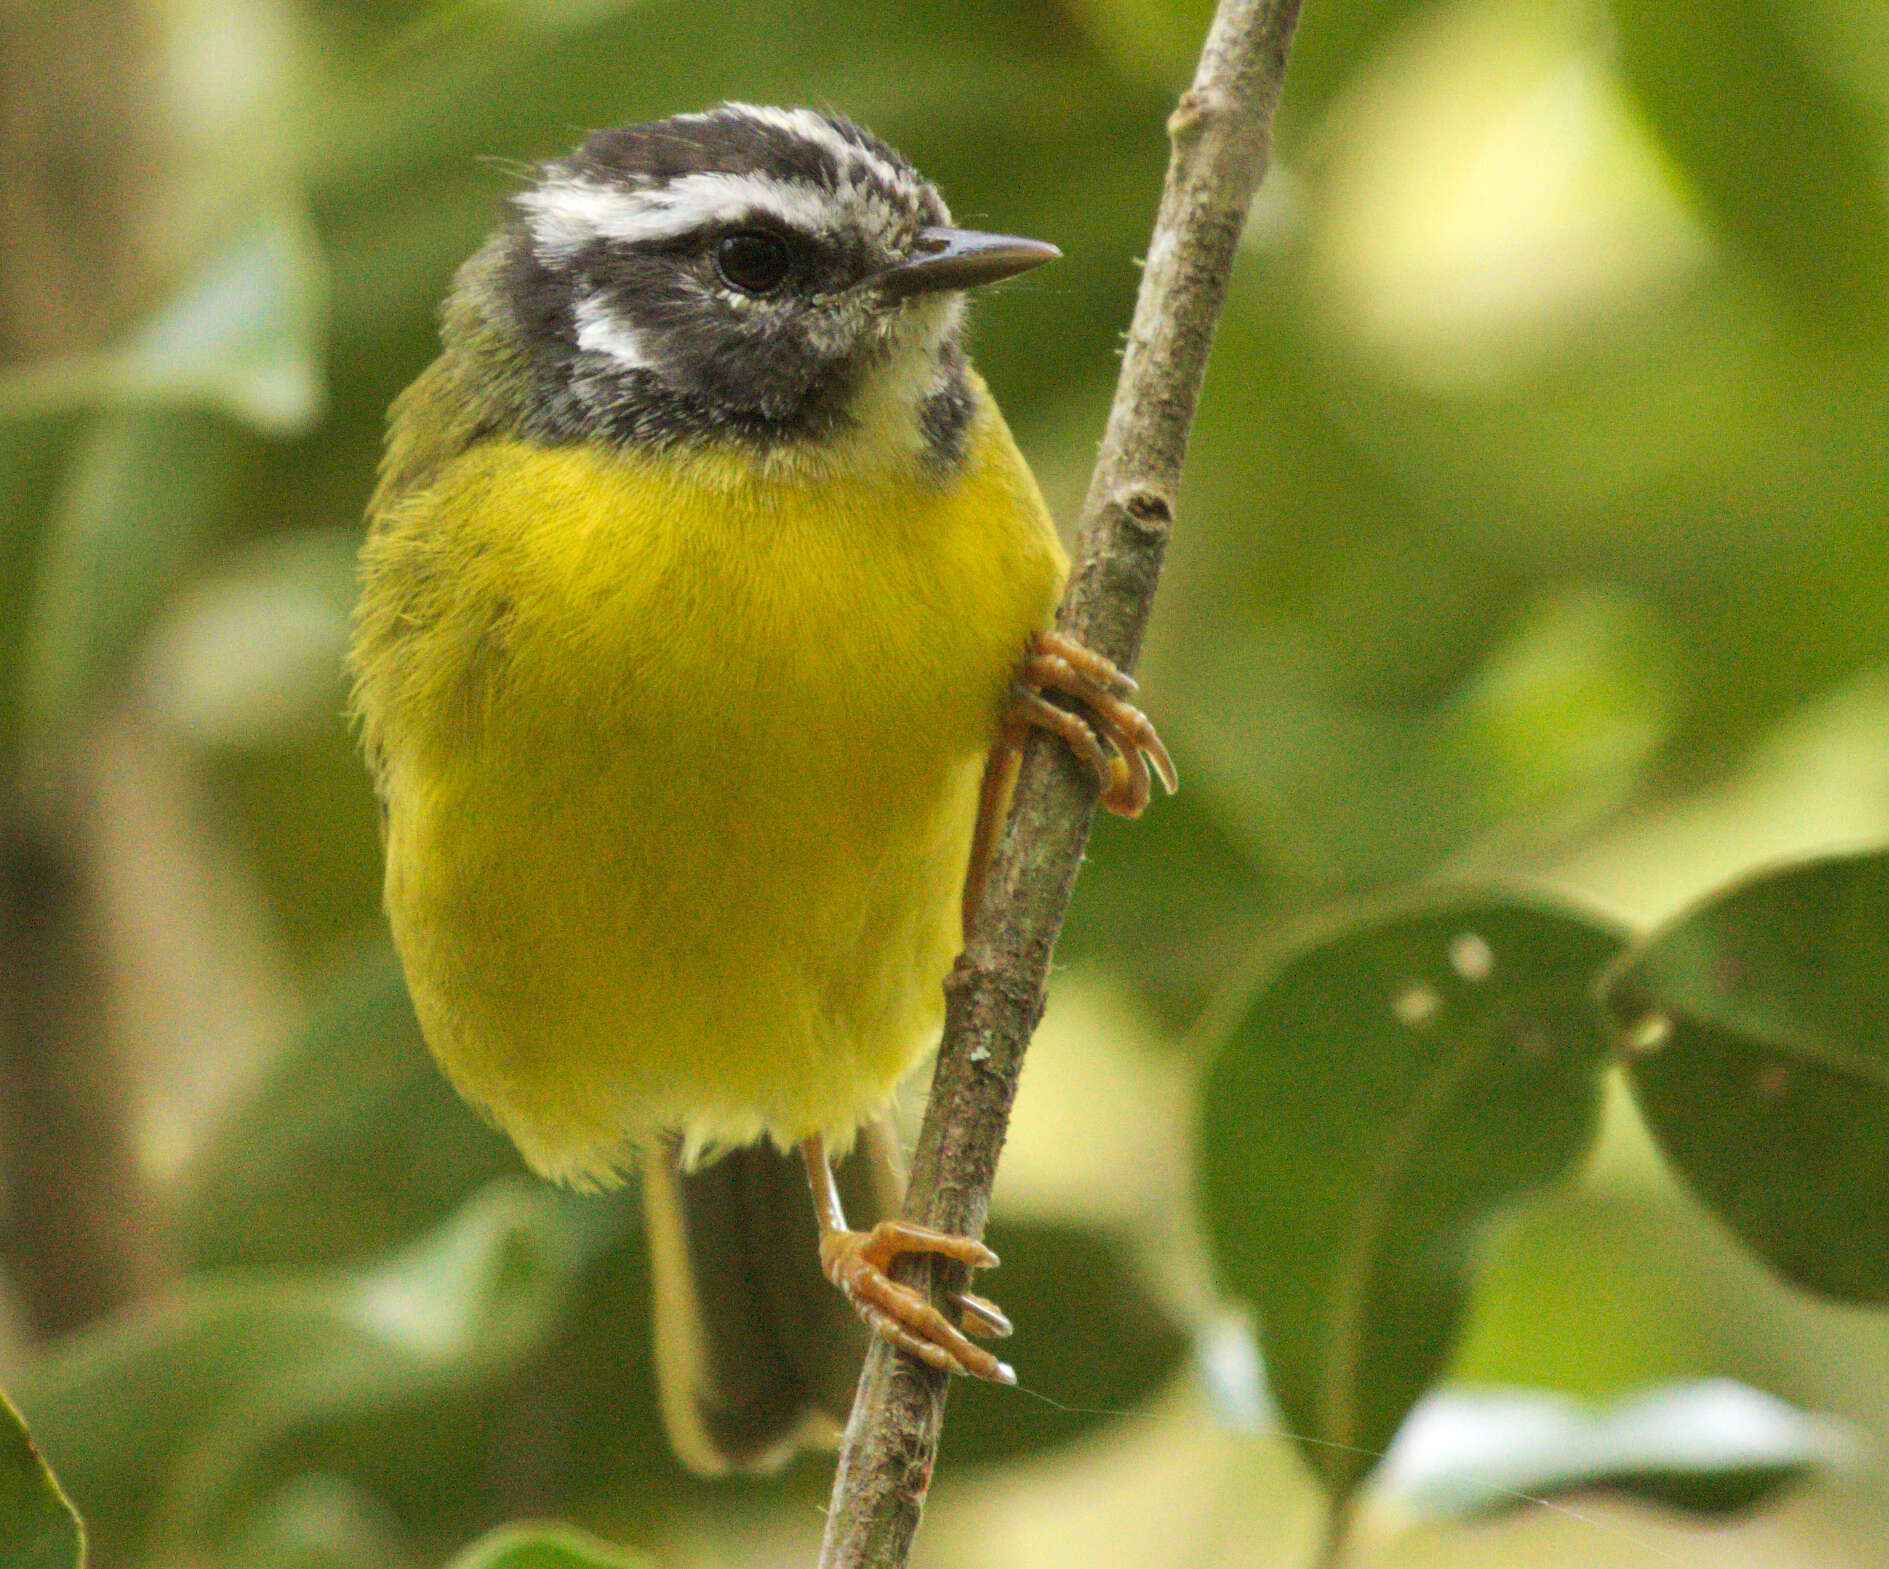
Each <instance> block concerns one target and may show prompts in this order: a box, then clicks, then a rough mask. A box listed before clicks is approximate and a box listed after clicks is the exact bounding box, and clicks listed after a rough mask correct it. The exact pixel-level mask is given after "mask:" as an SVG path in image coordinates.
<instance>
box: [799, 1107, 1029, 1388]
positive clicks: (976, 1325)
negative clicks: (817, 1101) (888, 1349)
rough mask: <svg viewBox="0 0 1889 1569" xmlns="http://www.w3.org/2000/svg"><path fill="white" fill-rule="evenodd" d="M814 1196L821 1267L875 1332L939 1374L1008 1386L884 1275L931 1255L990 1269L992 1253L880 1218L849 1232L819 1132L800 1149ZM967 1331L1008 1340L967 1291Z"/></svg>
mask: <svg viewBox="0 0 1889 1569" xmlns="http://www.w3.org/2000/svg"><path fill="white" fill-rule="evenodd" d="M800 1154H801V1158H802V1159H803V1160H804V1161H805V1162H806V1165H807V1183H808V1186H809V1187H811V1188H812V1190H813V1213H814V1218H815V1219H816V1220H817V1221H818V1222H819V1224H820V1267H821V1268H822V1269H823V1270H825V1272H826V1278H827V1279H828V1280H830V1281H832V1282H833V1284H834V1285H836V1286H838V1287H839V1288H840V1290H841V1291H843V1292H845V1293H846V1299H847V1301H849V1302H851V1303H852V1304H853V1306H854V1308H856V1309H857V1310H858V1312H859V1316H860V1317H861V1318H863V1319H864V1320H865V1321H866V1325H867V1327H868V1328H869V1329H871V1330H872V1331H873V1333H875V1334H877V1335H878V1336H880V1337H881V1338H882V1339H885V1340H889V1341H891V1342H892V1344H893V1345H895V1346H897V1347H899V1349H900V1350H902V1351H907V1352H909V1353H911V1355H913V1356H915V1357H917V1358H918V1359H919V1361H921V1362H924V1363H926V1364H927V1365H928V1366H931V1367H935V1368H937V1369H938V1370H939V1371H940V1372H943V1373H965V1374H969V1375H971V1376H973V1377H976V1378H987V1379H989V1380H990V1381H991V1382H992V1383H997V1384H1014V1383H1015V1382H1016V1381H1017V1375H1016V1374H1015V1372H1013V1371H1012V1370H1011V1368H1010V1367H1009V1366H1008V1364H1006V1363H1003V1362H1000V1361H998V1360H997V1358H996V1357H994V1356H992V1355H991V1354H990V1353H989V1352H988V1351H986V1350H985V1349H984V1348H983V1347H982V1346H980V1345H976V1344H974V1343H973V1342H972V1341H971V1339H970V1338H969V1337H968V1336H967V1335H966V1334H965V1333H964V1330H963V1329H960V1328H959V1327H958V1326H957V1325H956V1324H953V1323H952V1322H951V1320H950V1319H948V1318H946V1317H945V1316H944V1314H943V1313H941V1312H939V1311H938V1309H937V1308H935V1307H933V1306H932V1305H931V1303H930V1302H929V1301H927V1300H926V1298H925V1297H924V1295H923V1294H922V1293H920V1292H917V1291H914V1290H913V1289H912V1288H911V1287H910V1286H902V1285H900V1284H899V1283H898V1282H897V1281H895V1280H893V1279H892V1277H891V1276H890V1275H889V1274H887V1273H886V1271H887V1269H888V1268H889V1267H890V1266H891V1264H892V1262H893V1260H895V1259H896V1258H898V1257H899V1255H900V1254H903V1253H937V1254H940V1255H942V1256H943V1257H945V1258H954V1259H957V1260H958V1261H959V1262H960V1263H962V1264H965V1265H968V1266H969V1267H970V1268H972V1269H991V1268H994V1267H995V1266H996V1263H997V1255H996V1254H995V1253H993V1252H991V1250H990V1249H989V1248H987V1247H985V1246H984V1244H983V1243H981V1242H973V1241H972V1240H971V1239H970V1238H969V1237H953V1236H947V1235H946V1234H945V1233H943V1232H941V1231H931V1230H928V1229H926V1228H925V1227H923V1226H914V1225H912V1224H910V1223H909V1222H907V1221H903V1220H882V1221H880V1222H879V1224H878V1225H876V1226H874V1227H873V1228H872V1230H870V1231H848V1230H847V1229H846V1214H845V1211H844V1210H843V1209H842V1208H841V1205H840V1192H839V1186H838V1184H837V1183H835V1182H834V1180H833V1168H832V1166H831V1164H829V1162H828V1161H827V1158H826V1140H825V1139H823V1138H821V1137H820V1136H818V1135H817V1134H816V1135H815V1136H814V1137H812V1138H810V1139H806V1140H804V1141H803V1142H802V1143H801V1146H800ZM955 1300H956V1302H957V1305H958V1307H959V1308H960V1310H961V1311H962V1312H963V1314H964V1316H965V1327H966V1328H969V1329H971V1330H973V1331H975V1332H977V1333H980V1334H1008V1333H1009V1331H1010V1323H1009V1320H1007V1319H1006V1318H1005V1317H1004V1316H1003V1314H1002V1313H1000V1312H998V1310H997V1309H996V1308H995V1307H993V1306H991V1304H989V1303H988V1302H986V1301H984V1299H983V1298H982V1297H973V1296H971V1295H969V1294H968V1293H966V1294H964V1295H961V1296H959V1297H957V1298H956V1299H955Z"/></svg>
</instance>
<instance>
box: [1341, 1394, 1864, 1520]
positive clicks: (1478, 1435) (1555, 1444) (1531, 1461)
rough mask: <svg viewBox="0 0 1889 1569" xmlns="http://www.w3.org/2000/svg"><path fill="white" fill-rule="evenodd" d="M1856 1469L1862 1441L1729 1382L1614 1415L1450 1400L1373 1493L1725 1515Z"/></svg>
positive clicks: (1557, 1405)
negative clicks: (1574, 1499) (1625, 1501)
mask: <svg viewBox="0 0 1889 1569" xmlns="http://www.w3.org/2000/svg"><path fill="white" fill-rule="evenodd" d="M1855 1459H1856V1445H1855V1443H1854V1442H1853V1441H1852V1440H1851V1439H1849V1438H1848V1437H1847V1436H1846V1435H1844V1434H1843V1433H1842V1432H1841V1431H1840V1430H1839V1429H1837V1428H1836V1427H1835V1426H1833V1425H1832V1424H1831V1423H1829V1422H1827V1421H1823V1420H1820V1419H1818V1418H1816V1417H1812V1416H1807V1415H1805V1414H1804V1413H1803V1412H1801V1411H1798V1410H1795V1409H1793V1408H1792V1407H1790V1406H1787V1405H1785V1404H1784V1403H1783V1402H1782V1401H1779V1400H1774V1399H1772V1398H1771V1396H1769V1395H1765V1394H1760V1393H1759V1392H1758V1391H1757V1390H1755V1389H1749V1388H1747V1387H1746V1386H1745V1385H1743V1384H1736V1383H1732V1382H1730V1381H1729V1380H1726V1379H1712V1380H1707V1381H1705V1382H1702V1383H1697V1384H1680V1385H1674V1386H1672V1387H1669V1388H1665V1389H1656V1390H1653V1391H1651V1392H1650V1393H1646V1394H1641V1395H1637V1396H1634V1397H1633V1398H1631V1399H1628V1400H1621V1401H1618V1402H1615V1403H1613V1404H1611V1405H1607V1406H1603V1407H1595V1406H1590V1405H1586V1404H1584V1403H1582V1402H1579V1401H1576V1400H1571V1399H1569V1398H1568V1397H1566V1396H1564V1395H1550V1394H1543V1393H1541V1392H1539V1391H1535V1390H1483V1389H1451V1390H1443V1391H1439V1392H1438V1393H1436V1394H1433V1395H1430V1396H1428V1397H1427V1398H1426V1399H1425V1400H1424V1401H1423V1402H1422V1404H1420V1405H1419V1406H1418V1407H1417V1409H1416V1410H1415V1411H1413V1412H1412V1413H1411V1416H1410V1420H1409V1422H1408V1423H1406V1424H1405V1427H1404V1430H1403V1432H1402V1433H1401V1434H1399V1435H1398V1439H1397V1443H1396V1445H1395V1446H1394V1447H1393V1448H1392V1450H1391V1452H1390V1454H1389V1455H1388V1456H1387V1457H1386V1458H1385V1461H1384V1465H1383V1468H1382V1470H1381V1471H1380V1472H1379V1473H1378V1480H1377V1483H1376V1485H1377V1487H1378V1488H1379V1489H1380V1490H1381V1491H1383V1492H1384V1493H1387V1494H1389V1495H1390V1496H1392V1497H1394V1498H1396V1499H1398V1500H1399V1501H1400V1502H1402V1503H1403V1504H1405V1505H1406V1506H1408V1507H1410V1508H1413V1509H1416V1510H1419V1511H1421V1512H1423V1513H1425V1514H1432V1515H1452V1516H1462V1515H1479V1514H1489V1513H1493V1512H1498V1511H1502V1510H1507V1509H1512V1508H1515V1507H1518V1506H1520V1505H1524V1504H1529V1503H1540V1502H1545V1501H1548V1500H1551V1499H1555V1498H1560V1497H1565V1496H1566V1495H1568V1494H1570V1493H1616V1494H1622V1495H1624V1496H1626V1497H1629V1498H1635V1499H1639V1500H1641V1501H1643V1502H1646V1503H1650V1504H1655V1505H1658V1506H1660V1507H1663V1508H1668V1509H1674V1510H1678V1511H1681V1512H1683V1513H1687V1514H1699V1515H1728V1514H1736V1513H1738V1512H1740V1511H1742V1510H1745V1509H1749V1508H1752V1507H1754V1506H1755V1505H1757V1504H1759V1503H1761V1502H1763V1501H1764V1500H1766V1499H1768V1498H1770V1497H1771V1496H1772V1495H1773V1494H1775V1493H1776V1492H1777V1491H1778V1490H1779V1489H1781V1488H1784V1487H1787V1486H1789V1485H1791V1484H1792V1483H1794V1482H1799V1481H1802V1480H1803V1479H1804V1478H1806V1477H1808V1476H1811V1475H1814V1474H1815V1473H1817V1472H1819V1471H1823V1470H1828V1469H1831V1468H1833V1467H1838V1466H1843V1465H1846V1464H1850V1463H1853V1462H1854V1461H1855Z"/></svg>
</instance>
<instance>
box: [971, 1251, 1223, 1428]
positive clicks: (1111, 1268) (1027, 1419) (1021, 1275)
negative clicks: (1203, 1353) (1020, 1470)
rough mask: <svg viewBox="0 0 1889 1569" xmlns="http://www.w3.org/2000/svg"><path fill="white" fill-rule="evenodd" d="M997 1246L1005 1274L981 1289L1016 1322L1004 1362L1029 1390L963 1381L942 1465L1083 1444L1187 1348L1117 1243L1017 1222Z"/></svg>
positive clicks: (1164, 1375) (1160, 1378) (1142, 1395)
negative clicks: (1081, 1441) (1081, 1439)
mask: <svg viewBox="0 0 1889 1569" xmlns="http://www.w3.org/2000/svg"><path fill="white" fill-rule="evenodd" d="M990 1243H991V1246H992V1247H993V1248H995V1249H996V1251H997V1253H998V1256H999V1257H1001V1258H1002V1259H1003V1268H1001V1269H1000V1270H998V1271H997V1272H996V1273H995V1274H992V1275H990V1276H988V1277H986V1278H985V1283H984V1287H983V1288H981V1289H988V1290H989V1291H990V1292H991V1293H992V1294H993V1295H994V1296H995V1297H996V1298H997V1299H998V1300H999V1301H1000V1302H1001V1304H1002V1306H1003V1309H1004V1311H1005V1312H1006V1313H1008V1314H1009V1315H1010V1316H1011V1318H1012V1320H1013V1321H1014V1322H1015V1323H1016V1325H1017V1333H1016V1337H1015V1339H1013V1340H1011V1341H1009V1342H1008V1343H1007V1345H1006V1348H1005V1350H1004V1355H1005V1357H1007V1358H1009V1359H1010V1360H1011V1361H1013V1362H1015V1363H1016V1366H1017V1374H1018V1376H1019V1377H1020V1378H1021V1379H1022V1387H1021V1388H1019V1389H1001V1388H998V1387H997V1386H996V1385H992V1384H975V1383H971V1382H969V1381H968V1380H967V1381H966V1382H965V1384H964V1385H963V1387H962V1388H961V1389H959V1390H956V1391H954V1392H953V1394H952V1399H951V1420H950V1421H949V1422H947V1423H946V1424H945V1435H944V1450H943V1453H944V1456H945V1459H944V1464H946V1465H949V1464H950V1463H951V1462H952V1460H953V1459H954V1458H955V1459H959V1460H973V1459H975V1460H1010V1459H1015V1458H1016V1457H1017V1456H1019V1455H1024V1454H1030V1453H1033V1452H1035V1451H1037V1450H1039V1449H1043V1448H1045V1447H1047V1446H1049V1445H1052V1444H1060V1443H1067V1442H1069V1441H1071V1440H1073V1439H1075V1438H1077V1437H1080V1436H1081V1435H1082V1434H1084V1433H1086V1432H1089V1431H1091V1430H1093V1429H1094V1428H1095V1427H1096V1426H1098V1425H1099V1424H1101V1423H1103V1422H1106V1421H1108V1420H1109V1419H1110V1418H1111V1417H1115V1416H1119V1415H1123V1414H1125V1413H1127V1412H1128V1411H1130V1410H1131V1409H1133V1408H1134V1407H1135V1406H1137V1405H1139V1404H1141V1403H1143V1402H1145V1401H1146V1400H1148V1399H1149V1398H1151V1397H1152V1395H1153V1394H1154V1393H1155V1391H1156V1390H1158V1389H1159V1388H1161V1387H1162V1385H1163V1384H1164V1383H1165V1382H1166V1381H1167V1379H1168V1378H1170V1377H1171V1376H1172V1374H1173V1373H1174V1370H1175V1369H1176V1368H1177V1367H1178V1366H1179V1365H1180V1362H1181V1359H1182V1357H1183V1355H1184V1354H1185V1352H1186V1349H1187V1337H1186V1336H1185V1335H1184V1334H1183V1333H1182V1331H1181V1329H1180V1327H1179V1326H1178V1325H1177V1324H1176V1323H1175V1322H1174V1321H1173V1318H1172V1317H1171V1316H1170V1315H1169V1314H1168V1313H1167V1312H1165V1311H1164V1310H1163V1309H1162V1307H1161V1306H1160V1304H1159V1303H1158V1302H1157V1301H1156V1299H1155V1297H1154V1296H1153V1294H1152V1293H1150V1291H1149V1290H1148V1287H1147V1285H1146V1283H1145V1282H1144V1281H1142V1280H1139V1279H1137V1278H1136V1275H1135V1272H1134V1268H1133V1265H1132V1261H1131V1260H1130V1258H1129V1257H1127V1256H1126V1249H1125V1248H1124V1247H1123V1246H1122V1245H1121V1242H1120V1240H1119V1239H1113V1238H1108V1237H1105V1236H1102V1235H1100V1234H1098V1233H1096V1232H1093V1231H1085V1230H1082V1229H1080V1228H1078V1227H1075V1226H1066V1225H1059V1226H1045V1225H1022V1224H1015V1223H1011V1224H999V1225H995V1226H993V1227H992V1228H991V1233H990Z"/></svg>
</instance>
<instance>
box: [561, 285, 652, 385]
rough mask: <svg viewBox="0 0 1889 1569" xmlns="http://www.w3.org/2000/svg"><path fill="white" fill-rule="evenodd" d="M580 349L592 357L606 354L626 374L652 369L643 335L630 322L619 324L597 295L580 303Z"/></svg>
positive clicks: (578, 327) (587, 296)
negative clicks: (644, 345) (627, 372)
mask: <svg viewBox="0 0 1889 1569" xmlns="http://www.w3.org/2000/svg"><path fill="white" fill-rule="evenodd" d="M574 314H575V316H576V320H577V346H578V348H580V349H585V350H588V351H589V352H590V353H592V354H603V355H607V356H608V357H609V358H611V359H613V360H615V361H616V363H617V364H618V365H620V366H621V367H622V368H623V369H625V370H641V369H646V368H648V367H649V366H651V365H653V364H654V363H655V361H654V360H653V359H651V357H650V355H649V352H648V350H646V349H645V348H644V347H643V339H642V335H641V334H640V333H639V332H637V330H636V329H635V328H634V327H632V326H630V325H629V324H628V323H627V322H624V321H621V320H619V319H618V318H617V317H616V316H613V315H612V314H611V312H610V307H609V306H607V305H606V304H604V302H603V301H602V300H601V299H600V298H598V296H596V295H594V294H586V295H584V296H583V297H582V298H581V299H580V300H578V302H577V307H576V311H575V313H574Z"/></svg>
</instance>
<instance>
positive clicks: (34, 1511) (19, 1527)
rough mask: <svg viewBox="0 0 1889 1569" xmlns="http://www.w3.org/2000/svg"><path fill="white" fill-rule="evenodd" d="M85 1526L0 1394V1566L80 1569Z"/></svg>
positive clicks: (3, 1396) (10, 1568)
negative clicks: (81, 1523) (80, 1522)
mask: <svg viewBox="0 0 1889 1569" xmlns="http://www.w3.org/2000/svg"><path fill="white" fill-rule="evenodd" d="M84 1563H85V1529H84V1527H83V1526H81V1525H80V1524H79V1517H78V1515H77V1514H75V1513H74V1512H73V1508H72V1505H71V1504H70V1503H69V1502H67V1500H66V1495H65V1494H64V1493H63V1492H61V1491H60V1490H59V1483H58V1482H57V1481H56V1480H54V1478H53V1474H52V1472H51V1471H50V1470H48V1469H47V1466H46V1462H45V1461H44V1460H42V1459H41V1458H40V1455H39V1451H38V1450H37V1449H35V1448H34V1447H33V1440H32V1437H31V1436H30V1435H29V1434H28V1433H27V1431H26V1424H25V1423H24V1422H22V1421H21V1420H20V1414H19V1412H17V1411H15V1410H14V1409H13V1403H12V1402H11V1401H10V1400H8V1399H7V1397H6V1396H5V1395H3V1394H0V1569H82V1566H83V1565H84Z"/></svg>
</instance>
